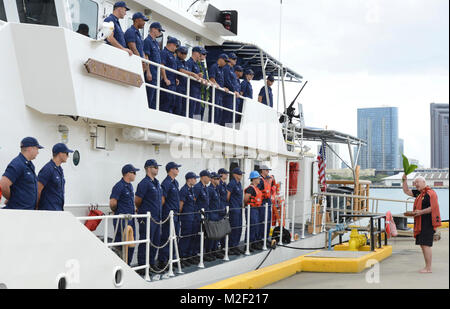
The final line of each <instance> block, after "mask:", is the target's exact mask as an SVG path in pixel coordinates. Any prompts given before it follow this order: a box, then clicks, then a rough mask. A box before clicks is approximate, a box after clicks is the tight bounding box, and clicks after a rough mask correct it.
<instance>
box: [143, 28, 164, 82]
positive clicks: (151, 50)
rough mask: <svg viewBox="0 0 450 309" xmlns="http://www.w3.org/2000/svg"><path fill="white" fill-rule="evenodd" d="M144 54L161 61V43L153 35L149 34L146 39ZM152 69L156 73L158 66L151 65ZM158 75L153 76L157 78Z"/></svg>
mask: <svg viewBox="0 0 450 309" xmlns="http://www.w3.org/2000/svg"><path fill="white" fill-rule="evenodd" d="M144 54H146V55H147V56H148V60H150V61H152V62H156V63H161V50H160V49H159V44H158V42H156V40H153V38H152V37H151V36H147V37H146V38H145V40H144ZM150 71H151V72H152V75H153V74H156V72H157V68H156V67H155V66H154V65H150ZM155 78H156V76H155V77H154V78H153V80H156V79H155Z"/></svg>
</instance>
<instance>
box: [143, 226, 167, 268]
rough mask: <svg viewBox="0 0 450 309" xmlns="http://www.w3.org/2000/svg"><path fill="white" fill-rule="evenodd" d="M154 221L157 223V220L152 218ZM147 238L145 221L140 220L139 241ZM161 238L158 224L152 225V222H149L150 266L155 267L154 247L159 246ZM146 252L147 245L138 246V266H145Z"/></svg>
mask: <svg viewBox="0 0 450 309" xmlns="http://www.w3.org/2000/svg"><path fill="white" fill-rule="evenodd" d="M153 219H154V220H155V221H159V219H156V218H153ZM146 238H147V220H146V219H141V220H140V221H139V240H144V239H146ZM160 238H161V233H160V226H159V224H156V223H154V222H153V221H150V241H151V244H152V245H151V246H150V265H155V263H156V260H155V257H156V252H157V249H156V247H155V246H159V242H160ZM146 252H147V245H146V244H139V247H138V264H139V265H145V263H146V257H147V256H146Z"/></svg>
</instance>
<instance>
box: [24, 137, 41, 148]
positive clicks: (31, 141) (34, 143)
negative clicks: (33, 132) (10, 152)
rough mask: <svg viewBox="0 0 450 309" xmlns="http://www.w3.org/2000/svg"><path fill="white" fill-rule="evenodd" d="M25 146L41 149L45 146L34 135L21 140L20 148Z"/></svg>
mask: <svg viewBox="0 0 450 309" xmlns="http://www.w3.org/2000/svg"><path fill="white" fill-rule="evenodd" d="M25 147H37V148H39V149H42V148H44V147H42V146H41V145H39V142H38V140H37V139H35V138H34V137H25V138H24V139H23V140H22V141H21V142H20V148H25Z"/></svg>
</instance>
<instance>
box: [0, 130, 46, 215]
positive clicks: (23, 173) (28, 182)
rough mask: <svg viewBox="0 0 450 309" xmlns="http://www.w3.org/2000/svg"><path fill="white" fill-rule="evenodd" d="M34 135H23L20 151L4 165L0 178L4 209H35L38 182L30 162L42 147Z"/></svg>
mask: <svg viewBox="0 0 450 309" xmlns="http://www.w3.org/2000/svg"><path fill="white" fill-rule="evenodd" d="M42 148H44V147H42V146H41V145H39V142H38V141H37V139H35V138H34V137H25V138H24V139H23V140H22V141H21V142H20V153H19V155H18V156H17V157H15V158H14V159H13V160H12V161H11V162H10V163H9V164H8V166H7V167H6V170H5V173H4V174H3V176H2V179H1V180H0V186H1V191H2V194H3V196H4V197H5V198H6V199H7V202H6V206H5V208H4V209H24V210H34V209H36V206H37V205H36V204H37V198H38V184H37V177H36V173H35V169H34V164H33V162H31V161H32V160H34V159H36V157H37V155H38V154H39V149H42Z"/></svg>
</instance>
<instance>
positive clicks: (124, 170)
mask: <svg viewBox="0 0 450 309" xmlns="http://www.w3.org/2000/svg"><path fill="white" fill-rule="evenodd" d="M138 171H139V169H138V168H135V167H134V166H133V165H131V164H127V165H125V166H124V167H122V175H125V174H128V173H136V172H138Z"/></svg>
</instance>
